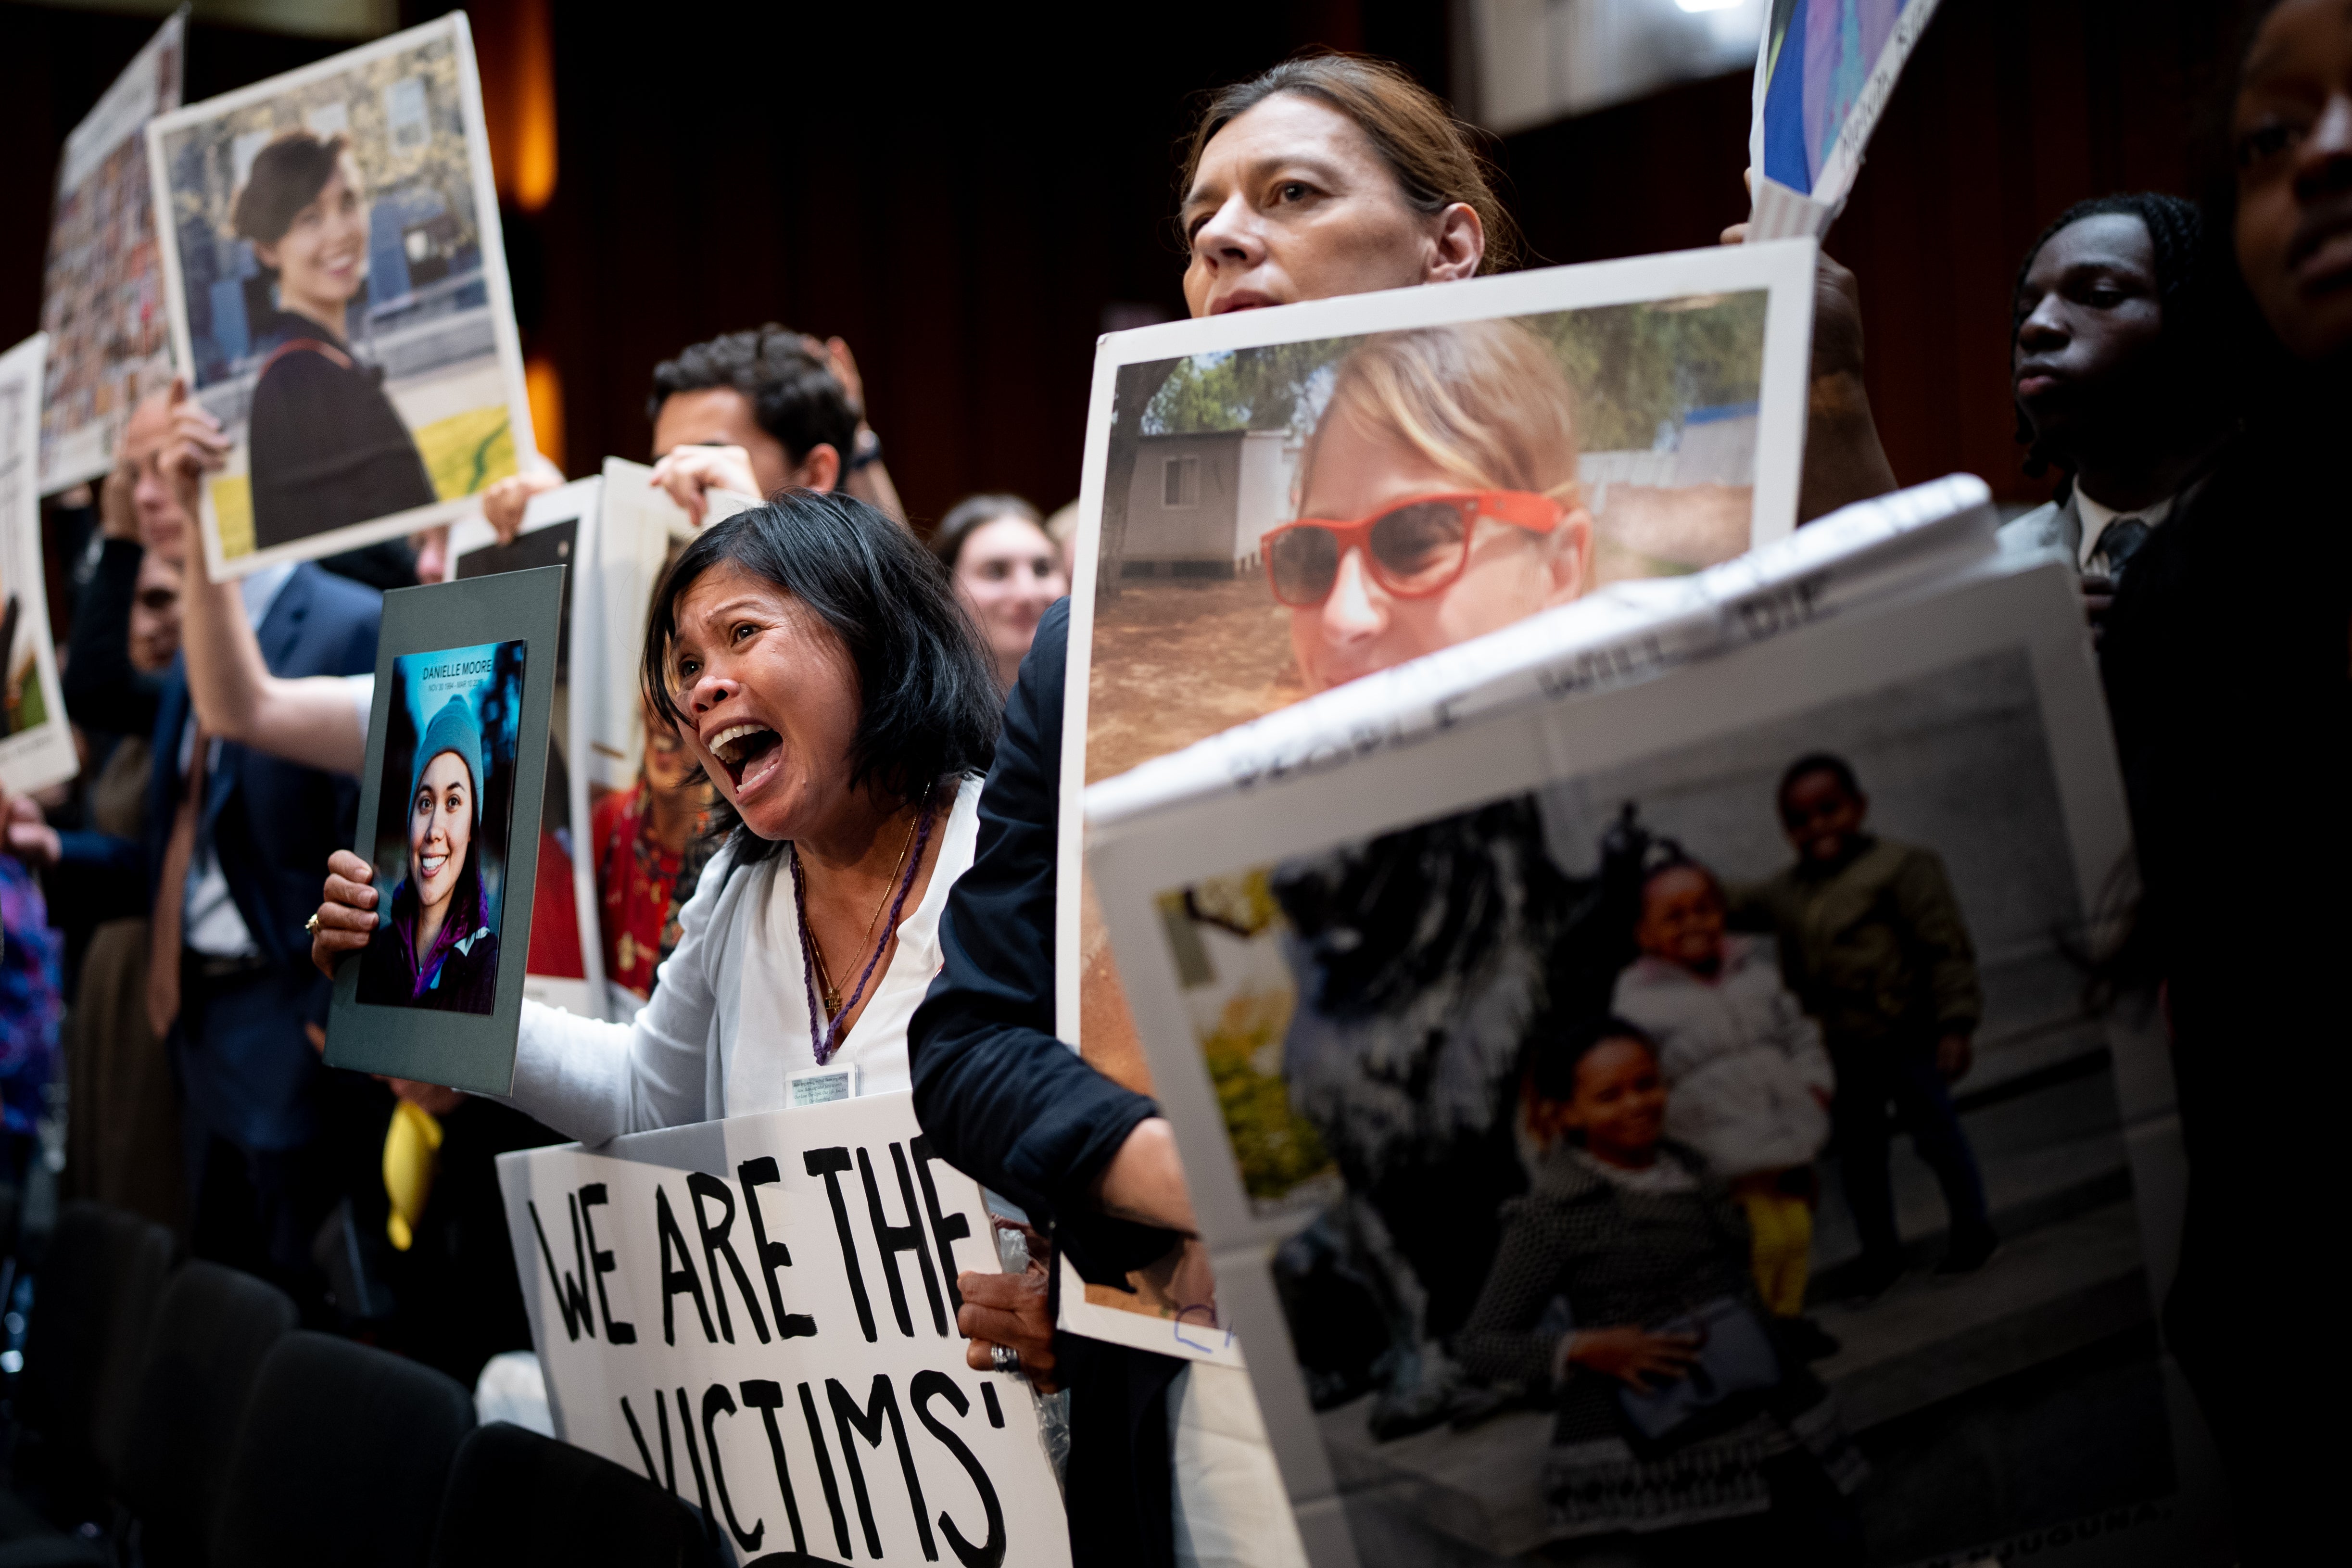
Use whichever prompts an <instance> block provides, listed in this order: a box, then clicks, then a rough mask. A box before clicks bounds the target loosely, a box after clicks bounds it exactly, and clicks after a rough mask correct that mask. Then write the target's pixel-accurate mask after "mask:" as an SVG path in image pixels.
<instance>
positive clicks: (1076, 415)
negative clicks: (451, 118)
mask: <svg viewBox="0 0 2352 1568" xmlns="http://www.w3.org/2000/svg"><path fill="white" fill-rule="evenodd" d="M346 8H347V9H348V8H350V7H346ZM360 8H361V9H365V7H364V6H362V7H360ZM208 9H209V10H213V11H218V10H236V9H239V8H237V7H217V6H216V7H211V8H207V7H205V6H202V5H200V6H199V7H198V8H197V18H196V20H195V21H194V23H193V24H192V26H191V29H190V42H189V48H188V63H187V94H186V97H187V100H188V101H191V102H194V101H196V100H201V99H204V98H205V97H208V96H210V95H213V94H215V93H219V92H223V91H226V90H227V89H232V88H236V87H238V86H242V85H244V84H245V83H247V82H249V81H253V80H256V79H260V78H262V77H264V76H267V75H269V74H271V73H273V72H276V71H279V70H284V69H287V68H291V67H294V66H297V65H299V64H301V63H303V62H305V61H307V60H310V59H314V58H320V57H321V56H324V55H327V54H330V53H333V52H335V51H336V50H338V49H341V48H343V47H349V43H350V39H349V38H348V37H345V38H317V37H287V36H280V35H277V34H272V33H268V32H262V31H257V30H251V29H247V28H243V27H238V26H226V25H223V24H220V23H217V22H213V21H209V20H206V19H205V17H206V15H207V13H208ZM245 9H247V10H249V9H251V8H250V7H247V8H245ZM2216 9H2217V8H2216V7H2213V6H2210V5H2193V4H2185V3H2182V0H1946V4H1945V5H1944V6H1943V8H1942V12H1941V14H1940V15H1939V16H1937V20H1936V21H1935V23H1934V25H1933V26H1932V28H1931V30H1930V32H1929V34H1928V37H1927V40H1926V41H1925V43H1924V44H1923V45H1922V46H1921V47H1920V50H1919V52H1918V54H1917V55H1916V58H1914V59H1913V61H1912V63H1911V66H1910V68H1909V69H1908V71H1907V72H1906V76H1905V78H1904V80H1903V85H1902V89H1901V90H1900V91H1899V92H1898V93H1897V94H1896V95H1895V100H1894V103H1893V106H1892V108H1891V110H1889V112H1888V114H1887V116H1886V119H1885V122H1884V123H1883V124H1882V126H1881V127H1880V129H1879V132H1878V133H1877V136H1876V139H1875V141H1874V144H1873V149H1872V153H1871V157H1870V162H1869V164H1868V166H1867V167H1866V169H1865V170H1864V174H1863V175H1862V178H1861V182H1860V184H1859V185H1858V186H1857V188H1856V190H1855V192H1854V194H1853V200H1852V202H1851V204H1850V205H1849V207H1848V209H1847V212H1846V214H1845V216H1844V217H1843V219H1842V220H1841V221H1840V223H1839V225H1838V226H1837V228H1836V229H1835V230H1834V231H1833V233H1832V236H1831V238H1830V243H1829V248H1830V250H1831V252H1832V254H1833V255H1835V256H1836V257H1837V258H1839V259H1841V260H1843V262H1845V263H1846V264H1847V265H1848V266H1850V267H1852V268H1853V269H1854V270H1855V271H1856V273H1858V274H1859V275H1860V279H1861V284H1862V289H1863V298H1864V317H1865V321H1866V326H1867V331H1868V334H1869V347H1868V353H1869V380H1870V387H1871V395H1872V398H1873V400H1874V405H1875V406H1876V409H1877V414H1878V418H1879V423H1880V427H1881V429H1882V431H1883V433H1884V436H1885V444H1886V447H1887V451H1888V453H1889V455H1890V457H1891V458H1893V461H1894V465H1895V472H1896V473H1897V475H1898V476H1899V477H1900V478H1901V479H1903V481H1904V482H1906V483H1913V482H1916V481H1918V480H1922V479H1929V478H1932V477H1934V476H1936V475H1938V474H1942V473H1946V472H1949V471H1952V470H1954V469H1968V470H1971V471H1974V472H1976V473H1979V474H1981V475H1983V476H1984V477H1985V478H1986V479H1988V480H1990V482H1991V484H1992V486H1993V489H1994V491H1995V493H1996V494H1997V495H1999V496H2000V497H2001V498H2002V499H2004V500H2010V501H2013V502H2025V501H2038V500H2042V499H2044V498H2045V497H2046V494H2047V485H2046V483H2044V482H2037V481H2034V480H2032V479H2027V478H2026V477H2025V476H2024V474H2023V473H2022V472H2021V470H2020V468H2019V461H2018V459H2019V450H2018V448H2017V447H2016V445H2015V443H2014V441H2013V438H2012V437H2013V418H2012V415H2011V405H2010V398H2009V394H2008V388H2007V337H2008V325H2009V300H2010V295H2011V288H2012V284H2013V277H2014V269H2015V267H2016V265H2017V260H2018V258H2019V256H2020V254H2021V252H2022V250H2023V248H2024V247H2025V246H2026V245H2027V244H2029V243H2030V242H2031V241H2032V237H2033V236H2034V235H2035V234H2036V233H2038V232H2039V231H2040V229H2041V227H2042V225H2043V224H2044V223H2045V222H2046V221H2047V220H2048V219H2049V218H2050V217H2051V216H2053V215H2055V214H2056V213H2057V212H2058V211H2059V210H2061V209H2062V208H2063V207H2064V206H2065V205H2067V204H2069V203H2070V202H2073V201H2074V200H2076V199H2078V198H2080V197H2084V196H2088V195H2096V194H2100V193H2104V192H2108V191H2115V190H2121V189H2141V188H2152V189H2157V190H2166V191H2176V192H2182V193H2185V194H2195V179H2196V173H2195V171H2196V170H2197V169H2198V167H2199V166H2200V135H2201V133H2202V132H2201V125H2202V110H2203V109H2204V106H2205V105H2206V104H2207V102H2208V101H2209V100H2210V85H2209V82H2208V79H2207V77H2206V74H2205V73H2206V72H2207V71H2208V70H2209V69H2210V68H2211V66H2212V65H2213V63H2214V62H2215V61H2217V60H2218V59H2220V58H2221V56H2222V55H2223V53H2224V47H2223V38H2222V37H2221V31H2220V26H2219V24H2218V23H2217V22H2216V21H2215V20H2214V19H2213V16H2212V13H2213V12H2214V11H2215V10H2216ZM445 10H446V7H443V6H438V5H415V4H401V5H397V6H396V7H395V6H393V5H383V6H382V7H381V14H382V15H383V17H384V19H385V20H386V21H396V22H397V23H399V24H400V25H409V24H413V23H417V22H422V21H425V20H429V19H430V18H431V17H433V16H438V15H440V14H442V13H443V12H444V11H445ZM395 12H396V15H394V13H395ZM469 12H470V16H471V18H472V24H473V27H474V32H475V37H476V40H477V44H478V49H479V53H480V58H481V65H482V76H483V88H484V94H485V98H486V100H487V104H488V114H489V118H490V125H491V131H492V136H493V142H494V146H495V148H496V156H497V161H498V176H499V188H500V192H501V195H502V198H503V202H504V206H505V226H506V235H507V244H508V249H509V260H510V264H511V268H512V273H513V278H514V282H515V291H516V299H517V307H518V314H519V315H520V321H521V326H522V331H523V336H524V342H525V344H526V347H527V349H528V352H529V353H530V357H531V360H532V363H533V376H532V381H533V393H534V404H535V405H536V406H537V408H538V409H539V410H540V414H539V419H540V425H541V430H542V431H544V432H549V433H551V435H550V438H549V441H548V444H549V445H550V447H551V448H552V449H551V451H550V453H549V455H550V456H551V457H552V458H555V459H556V460H557V461H558V462H559V463H560V464H562V467H563V468H565V469H566V470H567V471H568V472H570V473H572V474H573V475H575V476H576V475H580V474H584V473H589V472H593V470H594V469H595V468H596V466H597V464H598V463H599V462H600V461H601V459H602V458H604V456H606V455H607V454H614V455H620V456H626V457H634V458H642V457H644V456H645V455H646V447H647V442H648V438H649V436H650V430H649V428H648V426H647V423H646V410H645V396H646V384H647V378H648V373H649V372H650V371H651V369H652V367H653V365H654V363H655V362H656V361H657V360H658V359H660V358H662V357H664V356H666V355H667V354H668V353H671V352H673V351H675V350H676V349H677V347H678V346H680V345H681V344H684V343H687V342H692V341H694V340H697V339H699V338H704V337H708V336H709V335H711V334H713V333H715V332H718V331H723V330H726V329H729V328H734V327H741V326H749V325H753V324H756V323H758V322H760V321H766V320H778V321H784V322H787V323H789V324H792V325H793V326H797V327H800V328H802V329H803V330H806V331H814V332H817V333H820V334H835V333H838V334H840V335H841V336H843V337H845V338H846V339H847V340H848V341H849V342H850V344H851V345H852V347H853V349H854V351H855V353H856V356H857V359H858V362H859V363H860V365H861V366H862V368H863V370H864V373H865V376H866V387H867V393H868V402H869V405H870V414H871V417H872V421H873V424H874V426H875V427H876V429H877V431H878V432H879V433H880V434H881V436H882V437H883V440H884V442H885V445H886V450H887V455H888V458H889V461H890V467H891V469H892V471H893V473H894V474H895V476H896V477H897V479H898V484H899V487H900V489H901V490H902V491H903V493H904V496H905V499H906V500H907V503H908V508H909V510H910V511H911V512H912V513H913V514H914V515H915V517H916V519H917V520H918V521H919V522H922V523H927V522H929V521H931V520H935V519H936V518H938V517H939V515H940V513H941V512H943V511H944V510H946V509H947V508H948V507H949V506H950V505H951V504H953V502H954V501H955V500H956V499H957V498H958V497H960V496H961V495H963V494H965V493H967V492H969V491H971V490H974V489H1011V490H1015V491H1018V492H1021V493H1024V494H1026V495H1028V496H1030V497H1032V498H1034V500H1036V501H1038V502H1039V503H1040V504H1041V505H1043V506H1045V507H1046V508H1048V509H1050V508H1053V507H1055V506H1058V505H1060V504H1061V503H1063V502H1064V501H1066V500H1069V499H1071V498H1072V497H1073V496H1075V495H1076V491H1077V486H1078V465H1079V452H1080V447H1081V441H1082V437H1083V433H1084V423H1085V415H1086V400H1087V384H1088V379H1089V376H1088V367H1089V364H1090V362H1091V359H1092V355H1093V352H1094V351H1093V345H1094V340H1095V337H1096V335H1097V333H1098V332H1100V331H1104V330H1106V329H1107V328H1109V327H1114V326H1128V325H1135V324H1139V323H1141V322H1145V321H1154V320H1160V319H1163V318H1166V317H1171V316H1174V315H1177V314H1180V313H1181V310H1182V300H1181V294H1180V292H1179V287H1178V284H1179V275H1180V273H1181V262H1182V258H1181V253H1180V251H1179V249H1178V247H1177V245H1176V243H1175V241H1174V239H1173V237H1172V234H1171V226H1170V222H1169V215H1170V212H1171V207H1172V205H1173V180H1174V172H1175V160H1176V156H1177V144H1178V142H1179V139H1180V137H1181V134H1182V132H1183V131H1184V129H1185V126H1186V123H1187V116H1188V110H1189V109H1190V107H1191V105H1192V101H1193V95H1194V94H1196V93H1197V92H1198V91H1199V90H1200V89H1205V88H1213V87H1215V86H1218V85H1220V84H1223V83H1224V82H1227V81H1230V80H1233V79H1236V78H1240V77H1244V76H1246V75H1248V74H1250V73H1252V72H1254V71H1256V70H1258V69H1260V68H1264V67H1265V66H1266V65H1269V64H1271V63H1273V62H1275V61H1276V60H1278V59H1280V58H1283V57H1284V56H1286V55H1287V54H1289V53H1290V52H1292V51H1293V50H1295V49H1297V48H1300V47H1305V46H1307V45H1312V44H1324V45H1330V46H1334V47H1341V48H1349V49H1362V50H1368V51H1370V52H1372V53H1375V54H1380V55H1384V56H1387V57H1389V58H1393V59H1395V60H1398V61H1400V62H1402V64H1403V65H1405V66H1406V67H1407V68H1410V69H1411V70H1412V71H1413V72H1414V74H1416V75H1417V76H1418V77H1420V78H1421V79H1423V81H1425V82H1427V83H1428V84H1429V85H1431V86H1433V87H1434V88H1436V89H1439V90H1440V91H1444V92H1449V93H1451V92H1454V90H1455V88H1456V83H1457V79H1458V76H1459V75H1460V74H1462V73H1460V72H1459V69H1458V68H1459V67H1460V64H1461V60H1460V49H1459V47H1457V40H1458V38H1459V37H1461V36H1463V28H1462V26H1461V17H1460V16H1459V14H1458V13H1454V14H1451V15H1450V14H1449V11H1448V8H1447V7H1446V6H1445V5H1443V4H1438V3H1426V4H1420V5H1409V4H1398V3H1393V0H1354V3H1351V0H1325V3H1321V4H1292V5H1280V4H1273V5H1252V6H1234V7H1226V8H1222V14H1221V15H1220V16H1218V17H1217V18H1216V19H1215V21H1214V22H1213V24H1212V23H1211V22H1210V21H1209V20H1208V19H1206V18H1203V17H1200V16H1187V15H1185V14H1184V13H1182V12H1181V11H1177V10H1170V9H1160V8H1148V7H1140V6H1124V7H1087V8H1076V7H1074V8H1071V9H1070V10H1068V11H1067V12H1066V13H1064V14H1062V15H1060V16H1054V15H1051V14H1048V13H1045V12H1041V11H1039V10H1036V9H1034V8H1018V9H1016V10H1013V11H1004V10H996V9H991V10H990V11H989V12H988V13H987V14H986V15H985V16H982V15H979V14H976V13H970V12H967V13H965V14H963V15H961V16H954V17H949V16H945V14H944V12H943V9H941V8H931V7H921V8H916V7H905V8H900V7H891V6H881V5H851V6H824V7H811V6H792V7H785V6H758V7H748V6H747V7H740V8H739V7H729V6H705V5H698V6H646V7H619V6H609V5H596V6H590V5H577V4H575V5H553V4H552V3H551V0H481V3H479V4H477V5H474V6H472V7H470V8H469ZM155 25H156V18H155V16H153V15H141V16H118V15H111V14H107V13H105V12H101V11H98V10H92V9H84V8H82V7H80V6H78V5H75V6H47V5H19V4H5V5H0V37H5V38H6V39H7V40H8V47H6V48H5V50H0V138H5V145H6V147H7V149H8V155H7V157H6V158H5V160H0V204H5V210H7V211H9V212H12V213H14V214H16V215H17V218H16V221H13V222H11V223H9V224H7V225H5V226H0V343H5V342H14V341H16V339H17V338H19V337H22V336H24V335H25V334H26V333H29V332H31V331H34V330H35V329H36V327H37V325H38V317H39V295H40V279H41V268H42V251H43V246H44V243H45V238H46V234H47V222H46V216H44V217H43V218H42V219H41V220H40V221H34V219H33V216H32V215H35V214H41V215H46V214H47V210H48V207H49V201H50V187H51V184H52V182H53V180H54V178H55V169H56V163H57V156H58V148H59V146H60V145H61V143H62V142H63V139H64V137H65V135H66V133H67V132H68V131H69V130H70V129H71V128H72V126H73V125H74V123H75V122H76V121H78V120H79V118H80V117H81V116H82V115H83V114H84V113H85V112H87V111H88V110H89V107H90V106H91V104H92V103H93V102H95V100H97V97H98V95H99V93H100V91H101V90H102V89H104V87H105V85H106V84H107V83H108V82H109V81H110V80H111V79H112V78H113V76H114V74H115V73H116V72H117V71H118V70H119V69H121V66H122V65H123V63H124V62H125V61H126V60H128V59H129V58H130V57H131V54H132V53H133V52H134V51H135V50H136V49H137V47H139V45H140V44H141V43H142V42H143V41H144V40H145V38H146V37H148V36H149V35H150V33H152V30H153V28H154V26H155ZM1747 124H1748V78H1747V76H1746V75H1745V74H1744V73H1742V74H1738V75H1733V76H1727V77H1721V78H1717V79H1713V80H1708V81H1703V82H1696V83H1692V84H1688V85H1685V86H1681V87H1677V88H1674V89H1668V90H1666V91H1664V92H1661V93H1658V94H1656V95H1654V96H1652V97H1649V98H1645V99H1643V100H1638V101H1635V102H1632V103H1628V104H1623V105H1621V106H1619V107H1616V108H1613V109H1609V110H1601V111H1599V112H1596V113H1592V114H1588V115H1585V116H1582V117H1580V118H1577V119H1573V120H1568V121H1559V122H1556V123H1553V124H1550V125H1548V126H1544V127H1541V128H1538V129H1536V130H1533V131H1528V132H1521V133H1519V134H1517V135H1515V136H1511V137H1508V138H1507V139H1503V140H1500V141H1497V142H1495V143H1494V146H1493V151H1494V155H1495V158H1496V162H1497V163H1499V164H1500V165H1501V167H1502V169H1503V171H1504V173H1505V176H1506V192H1507V199H1508V200H1509V201H1510V202H1511V204H1512V205H1513V206H1514V208H1515V210H1516V211H1517V213H1518V215H1519V216H1520V218H1521V220H1522V221H1523V223H1524V224H1525V226H1526V227H1527V229H1528V237H1529V239H1530V240H1531V242H1532V245H1533V248H1534V249H1535V251H1536V252H1537V253H1538V255H1539V256H1540V257H1541V258H1544V259H1546V260H1549V261H1555V262H1570V261H1584V260H1591V259H1596V258H1605V257H1612V256H1622V255H1629V254H1639V253H1643V252H1648V251H1654V250H1664V249H1671V248H1677V247H1689V246H1700V245H1706V244H1710V243H1713V241H1714V239H1715V237H1716V235H1717V231H1718V230H1719V229H1720V228H1721V227H1722V226H1724V225H1725V224H1727V223H1731V222H1735V221H1737V220H1738V218H1740V217H1741V216H1743V215H1744V212H1745V208H1746V205H1747V204H1746V198H1745V196H1744V195H1743V193H1742V191H1741V187H1740V183H1739V172H1740V169H1741V166H1742V164H1743V163H1744V162H1745V156H1744V154H1745V150H1746V138H1747Z"/></svg>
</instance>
